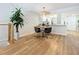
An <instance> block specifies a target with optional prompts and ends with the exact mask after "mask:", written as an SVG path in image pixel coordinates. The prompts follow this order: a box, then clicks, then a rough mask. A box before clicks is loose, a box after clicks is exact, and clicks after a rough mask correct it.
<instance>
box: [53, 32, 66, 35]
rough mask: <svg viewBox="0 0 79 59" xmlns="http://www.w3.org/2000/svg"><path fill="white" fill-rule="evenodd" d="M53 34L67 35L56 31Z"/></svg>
mask: <svg viewBox="0 0 79 59" xmlns="http://www.w3.org/2000/svg"><path fill="white" fill-rule="evenodd" d="M52 34H57V35H64V36H66V35H67V34H63V33H56V32H53V33H52Z"/></svg>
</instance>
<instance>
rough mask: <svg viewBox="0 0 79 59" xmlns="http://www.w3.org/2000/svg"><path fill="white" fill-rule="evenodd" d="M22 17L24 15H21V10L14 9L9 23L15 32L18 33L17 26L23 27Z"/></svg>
mask: <svg viewBox="0 0 79 59" xmlns="http://www.w3.org/2000/svg"><path fill="white" fill-rule="evenodd" d="M22 16H24V15H23V14H22V13H21V8H20V9H18V8H16V11H15V12H14V14H13V15H12V17H11V22H12V23H13V24H14V26H15V27H16V28H17V31H18V28H19V26H20V27H21V28H22V26H23V25H24V24H23V18H22Z"/></svg>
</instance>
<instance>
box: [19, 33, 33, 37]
mask: <svg viewBox="0 0 79 59" xmlns="http://www.w3.org/2000/svg"><path fill="white" fill-rule="evenodd" d="M33 33H34V32H31V33H26V34H23V35H20V37H23V36H27V35H31V34H33Z"/></svg>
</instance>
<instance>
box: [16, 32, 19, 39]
mask: <svg viewBox="0 0 79 59" xmlns="http://www.w3.org/2000/svg"><path fill="white" fill-rule="evenodd" d="M15 36H16V37H15V39H16V40H18V39H19V32H16V35H15Z"/></svg>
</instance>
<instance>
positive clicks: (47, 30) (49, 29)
mask: <svg viewBox="0 0 79 59" xmlns="http://www.w3.org/2000/svg"><path fill="white" fill-rule="evenodd" d="M51 31H52V28H51V27H49V28H45V30H44V32H45V33H46V35H48V34H50V33H51Z"/></svg>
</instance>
